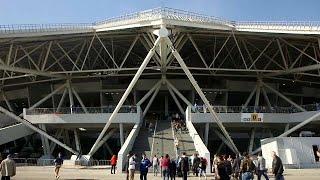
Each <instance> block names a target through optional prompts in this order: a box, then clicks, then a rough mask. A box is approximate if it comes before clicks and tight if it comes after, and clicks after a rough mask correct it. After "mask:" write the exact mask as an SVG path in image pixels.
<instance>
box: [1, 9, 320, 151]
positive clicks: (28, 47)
mask: <svg viewBox="0 0 320 180" xmlns="http://www.w3.org/2000/svg"><path fill="white" fill-rule="evenodd" d="M319 34H320V23H319V22H235V21H229V20H224V19H221V18H216V17H211V16H206V15H202V14H197V13H192V12H187V11H182V10H177V9H171V8H155V9H151V10H146V11H142V12H137V13H132V14H128V15H124V16H120V17H115V18H110V19H107V20H103V21H99V22H95V23H87V24H46V25H33V24H26V25H0V81H1V83H2V85H1V88H2V96H1V101H2V104H1V106H3V107H5V108H0V111H2V112H3V113H5V114H7V115H9V116H10V117H12V118H14V119H16V120H17V121H19V122H21V123H23V124H25V125H26V126H28V127H31V128H32V129H33V130H35V131H37V132H39V133H40V134H42V135H43V139H42V142H43V144H44V147H45V148H46V150H45V151H44V152H45V153H47V154H50V152H53V151H54V149H55V143H56V144H58V145H60V146H62V147H64V148H65V149H67V150H68V151H70V152H72V153H73V154H88V155H90V156H92V155H94V154H95V152H96V151H98V149H99V147H101V146H103V145H104V144H105V142H106V141H107V140H108V139H109V138H110V137H111V136H112V135H113V134H114V133H115V129H118V126H117V125H115V124H116V123H120V126H119V128H120V134H121V135H120V137H121V141H120V142H121V147H124V146H126V147H130V146H133V145H132V143H133V142H129V141H130V139H129V138H127V139H129V140H128V141H127V140H126V141H124V138H125V137H124V132H123V131H124V129H129V130H130V129H131V128H132V130H131V131H130V133H129V132H128V131H127V135H128V137H132V138H133V140H134V139H135V137H136V136H138V132H136V131H139V129H140V126H141V123H140V115H141V117H143V118H144V117H147V114H148V112H149V111H152V112H157V113H159V112H160V114H161V113H162V111H163V108H158V109H157V108H155V107H152V103H153V101H155V102H162V100H161V98H160V99H159V98H158V99H157V97H158V96H160V97H162V96H163V94H164V93H167V94H165V95H164V96H165V98H163V99H165V100H164V104H165V109H166V110H165V113H164V115H165V116H167V115H168V114H169V113H168V111H169V110H168V109H169V108H168V106H169V105H168V104H170V102H171V103H172V104H174V105H175V106H176V108H177V109H176V110H175V112H179V113H180V114H181V115H182V114H183V115H184V116H187V117H189V118H191V119H190V122H188V123H187V126H188V128H190V129H192V135H191V136H192V137H193V140H194V141H199V139H200V140H201V138H199V137H198V136H199V135H200V133H199V134H197V130H196V129H197V128H198V130H200V131H202V129H205V130H204V132H203V134H204V135H203V136H205V137H203V139H204V142H205V144H206V145H207V146H208V147H210V146H209V145H210V138H209V137H208V136H209V129H210V124H212V125H211V127H212V128H214V132H216V135H217V136H216V137H219V138H218V139H219V140H220V139H222V145H221V148H222V147H223V143H224V144H226V145H227V146H228V147H229V149H230V150H231V151H233V152H235V153H238V152H239V150H238V147H237V144H238V145H239V142H238V141H236V143H234V140H233V139H234V138H236V136H235V135H234V133H240V134H241V133H245V134H250V135H249V137H248V139H250V143H249V146H248V149H247V150H249V151H250V152H252V151H253V148H254V146H255V145H254V144H255V143H254V138H255V137H256V134H257V133H255V132H256V129H257V128H262V129H263V132H261V134H262V135H265V134H268V133H269V131H271V130H273V131H281V130H279V128H280V129H281V128H282V126H281V127H280V126H275V124H277V123H278V124H281V125H283V126H285V127H286V130H288V132H290V133H292V132H294V130H297V129H299V128H301V127H304V126H305V125H306V124H307V123H310V122H311V121H313V120H315V119H316V120H317V118H318V115H319V114H318V112H315V110H318V109H317V105H316V104H313V105H305V104H309V103H314V102H317V101H318V99H317V98H320V96H319V95H318V92H320V91H319V85H320V82H319V80H318V79H319V77H320V63H319V62H320V61H319V59H320V37H319ZM186 76H187V78H186ZM164 91H166V92H164ZM67 94H68V96H67ZM139 94H140V95H139ZM151 95H152V96H151ZM254 95H255V96H254ZM168 96H172V98H173V99H172V100H171V99H168ZM243 97H244V98H243ZM148 98H150V100H149V101H148V103H147V104H146V105H144V104H143V103H144V102H146V100H147V99H148ZM49 101H51V102H49ZM168 102H169V103H168ZM195 103H200V104H203V105H204V106H205V107H207V108H208V109H206V108H204V109H205V111H206V112H210V116H209V117H207V114H202V115H203V116H202V115H199V114H198V115H199V116H198V115H197V112H195V110H193V112H191V110H190V109H189V110H187V111H185V110H186V109H187V107H190V106H192V104H195ZM13 104H14V105H13ZM160 104H161V103H160ZM303 104H304V105H303ZM111 105H112V107H109V106H111ZM115 105H117V106H115ZM124 105H125V106H124ZM211 105H213V106H214V107H212V106H211ZM76 106H78V107H77V108H76V109H74V107H76ZM135 106H137V107H135ZM280 106H285V107H280ZM39 107H42V108H44V109H41V108H39ZM209 107H210V108H209ZM310 107H311V108H310ZM22 108H25V112H24V118H25V119H21V118H19V117H18V116H15V115H14V114H12V113H10V112H8V111H7V110H10V111H11V112H14V113H15V114H16V115H19V114H20V113H22ZM190 108H191V107H190ZM128 109H129V110H128ZM195 109H196V108H195ZM244 109H246V111H248V112H250V113H251V112H252V113H256V112H261V113H269V115H270V116H271V115H274V114H277V115H275V117H274V118H279V119H276V120H275V121H270V122H268V120H267V119H268V116H269V115H265V116H266V122H265V123H263V124H249V125H248V126H247V125H244V124H243V123H241V122H240V121H239V122H237V121H236V119H237V118H238V119H240V114H241V113H243V112H244ZM128 112H130V113H132V114H131V115H132V117H133V118H132V119H134V120H132V121H129V120H128V122H127V126H125V127H124V125H123V124H125V123H126V122H125V121H124V120H123V119H125V116H126V115H125V113H128ZM216 112H217V113H216ZM310 112H312V113H313V114H312V113H311V114H310ZM61 113H62V114H63V115H60V114H61ZM77 113H78V114H80V113H81V114H85V116H82V115H76V114H77ZM104 113H106V114H108V116H102V115H101V116H98V115H97V117H95V116H94V115H92V114H104ZM119 113H120V114H121V113H123V114H122V115H121V118H122V119H121V118H119ZM192 113H194V115H192ZM232 113H233V114H232ZM236 113H238V115H239V117H236V118H234V117H235V115H236ZM293 113H300V114H299V116H298V115H297V116H295V117H297V118H298V117H299V118H298V119H296V120H295V119H294V117H291V114H293ZM301 113H302V114H301ZM303 113H304V114H303ZM41 114H46V116H45V118H43V117H44V116H41ZM47 114H51V115H52V114H55V115H54V117H53V116H49V115H47ZM208 114H209V113H208ZM32 115H37V118H39V119H37V120H38V121H41V123H39V122H37V120H35V119H33V118H34V117H32ZM69 115H70V116H69ZM200 116H202V117H200ZM280 116H281V117H280ZM284 116H286V117H284ZM289 116H290V118H292V119H294V120H292V122H290V121H288V122H287V121H285V122H284V120H283V119H286V118H287V119H290V118H288V117H289ZM75 117H76V118H75ZM89 117H90V118H92V119H91V120H92V123H91V124H90V122H91V121H89V120H88V121H86V120H83V119H85V118H89ZM101 117H103V118H104V119H103V121H100V119H101ZM196 117H198V119H197V118H196ZM28 118H29V119H28ZM41 118H43V119H41ZM50 118H51V119H54V120H55V122H59V123H54V121H50ZM64 118H65V119H64ZM67 118H69V120H70V121H71V120H72V121H73V122H72V123H70V122H69V121H68V119H67ZM77 118H78V119H80V120H77ZM90 118H89V119H90ZM117 118H118V119H117ZM206 118H207V119H208V118H209V119H210V121H205V120H201V119H206ZM26 119H27V120H26ZM97 119H99V120H97ZM225 119H227V120H230V121H225ZM270 119H272V118H270ZM143 120H144V119H143ZM212 120H215V121H212ZM304 120H307V121H304ZM120 121H121V122H120ZM191 121H192V122H194V123H195V124H197V125H195V126H196V128H194V127H193V124H192V123H191ZM196 121H199V122H198V123H196ZM222 122H223V123H222ZM231 122H232V123H231ZM64 123H66V124H64ZM68 123H70V124H68ZM298 123H302V124H298ZM311 123H315V124H317V122H311ZM36 124H39V127H40V128H41V129H40V128H38V127H36V126H35V125H36ZM43 124H47V125H46V126H47V127H49V128H46V126H45V125H43ZM57 124H60V125H57ZM61 124H63V125H61ZM128 124H130V125H128ZM202 125H204V126H205V128H202ZM290 125H297V126H295V127H294V128H292V129H290V128H289V127H290ZM57 127H59V128H61V127H62V129H63V130H59V131H57V132H56V133H55V134H54V135H50V133H47V132H46V131H49V132H51V134H53V133H52V131H55V130H54V129H56V128H57ZM79 127H81V128H82V127H86V128H91V129H94V130H95V132H98V131H100V130H101V128H102V127H104V128H103V131H102V133H101V134H99V136H98V139H97V140H96V139H95V138H96V137H97V134H95V135H94V137H95V138H94V140H95V142H94V141H93V142H90V143H91V144H87V145H86V146H88V147H89V146H90V147H91V146H92V144H93V146H92V147H91V148H89V149H88V148H87V147H86V148H87V149H86V150H81V147H80V143H79V138H78V133H77V131H76V130H74V128H79ZM242 127H244V128H242ZM68 128H69V129H68ZM110 128H111V130H110ZM307 128H310V129H311V130H315V129H314V128H313V127H312V126H310V127H308V126H307ZM65 129H68V130H70V129H72V132H74V134H75V139H76V140H75V141H76V143H75V148H72V147H70V143H69V145H68V143H66V142H68V139H67V138H65V140H64V143H61V142H60V141H59V140H58V139H59V137H62V136H65V134H68V131H67V133H66V132H65ZM82 129H83V128H82ZM230 129H231V130H230ZM108 130H109V132H108ZM0 132H1V131H0ZM230 132H231V136H230ZM105 134H107V135H105ZM271 134H272V132H271ZM262 135H261V136H262ZM269 135H270V133H269ZM287 135H288V133H284V135H283V134H282V135H281V136H287ZM92 136H93V135H92ZM45 138H49V139H50V141H52V142H54V143H51V144H49V142H46V141H48V140H45ZM69 141H70V140H69ZM211 142H212V141H211ZM199 144H200V145H199V147H200V146H201V147H203V144H204V143H203V142H199ZM208 144H209V145H208ZM211 146H212V145H211ZM256 146H257V145H256ZM105 148H107V149H109V150H110V149H112V148H110V147H105ZM221 148H220V147H219V148H217V149H216V150H221ZM256 148H259V147H258V146H257V147H256ZM74 149H76V150H74ZM209 150H210V148H209ZM240 150H241V151H244V149H243V147H242V148H240ZM81 151H82V152H81ZM110 151H111V150H110ZM120 152H123V153H125V152H127V150H126V149H121V150H120ZM203 152H204V154H205V153H206V151H203ZM122 155H123V154H122Z"/></svg>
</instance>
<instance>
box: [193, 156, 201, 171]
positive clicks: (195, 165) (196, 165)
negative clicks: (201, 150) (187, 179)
mask: <svg viewBox="0 0 320 180" xmlns="http://www.w3.org/2000/svg"><path fill="white" fill-rule="evenodd" d="M199 165H200V158H199V157H198V154H195V156H194V158H193V162H192V171H193V175H196V176H197V177H198V168H199Z"/></svg>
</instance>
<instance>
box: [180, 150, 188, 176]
mask: <svg viewBox="0 0 320 180" xmlns="http://www.w3.org/2000/svg"><path fill="white" fill-rule="evenodd" d="M179 167H180V169H181V172H182V179H183V180H187V179H188V171H189V158H188V157H187V156H186V153H185V152H184V153H182V157H181V159H180V162H179Z"/></svg>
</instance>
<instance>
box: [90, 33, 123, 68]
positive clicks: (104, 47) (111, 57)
mask: <svg viewBox="0 0 320 180" xmlns="http://www.w3.org/2000/svg"><path fill="white" fill-rule="evenodd" d="M96 37H97V39H98V40H99V42H100V44H101V45H102V47H103V49H104V50H105V51H106V52H107V54H108V55H109V57H110V59H111V60H112V62H113V63H114V65H115V66H116V67H117V68H118V69H119V66H118V64H117V63H116V62H115V60H114V58H113V56H111V54H110V52H109V51H108V49H107V48H106V46H105V45H104V43H103V42H102V41H101V39H100V37H99V36H98V34H96Z"/></svg>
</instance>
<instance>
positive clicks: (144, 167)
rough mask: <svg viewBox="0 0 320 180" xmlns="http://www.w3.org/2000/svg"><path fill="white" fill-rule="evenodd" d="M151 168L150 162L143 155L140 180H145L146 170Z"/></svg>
mask: <svg viewBox="0 0 320 180" xmlns="http://www.w3.org/2000/svg"><path fill="white" fill-rule="evenodd" d="M149 167H151V162H150V160H149V159H148V158H147V157H146V155H145V154H142V160H141V163H140V180H147V175H148V169H149Z"/></svg>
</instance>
